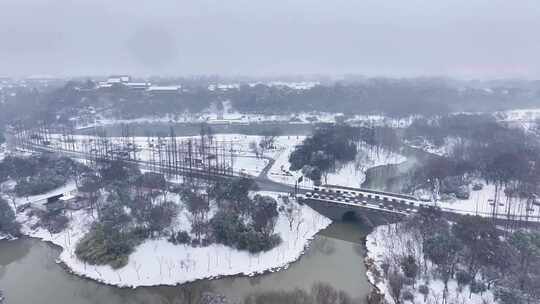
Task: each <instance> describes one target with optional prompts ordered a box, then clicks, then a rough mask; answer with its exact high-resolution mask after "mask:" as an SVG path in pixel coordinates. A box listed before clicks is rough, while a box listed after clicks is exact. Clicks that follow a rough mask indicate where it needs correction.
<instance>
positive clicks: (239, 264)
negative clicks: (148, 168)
mask: <svg viewBox="0 0 540 304" xmlns="http://www.w3.org/2000/svg"><path fill="white" fill-rule="evenodd" d="M263 194H264V195H270V196H273V197H276V198H277V196H278V195H279V194H278V193H263ZM67 216H68V217H69V218H70V222H69V224H68V227H67V228H66V229H65V230H64V231H62V232H60V233H57V234H51V233H49V232H48V231H47V230H45V229H43V228H35V229H34V227H35V224H36V222H37V219H36V218H33V217H27V216H26V215H25V214H19V215H18V221H19V222H21V223H22V232H23V233H24V234H25V235H27V236H30V237H35V238H39V239H42V240H44V241H48V242H51V243H53V244H55V245H57V246H59V247H61V248H62V252H61V254H60V256H59V258H58V260H59V261H60V262H61V263H63V264H64V265H65V266H66V267H67V268H68V269H69V270H70V271H71V272H73V273H74V274H77V275H80V276H84V277H87V278H90V279H93V280H96V281H99V282H102V283H105V284H110V285H115V286H121V287H139V286H155V285H176V284H183V283H187V282H192V281H195V280H200V279H208V278H216V277H220V276H229V275H239V274H242V275H255V274H259V273H263V272H266V271H277V270H279V269H283V268H287V267H288V265H289V264H290V263H291V262H294V261H296V260H297V259H298V258H299V257H300V256H301V255H302V254H303V253H304V251H305V249H306V247H307V246H308V245H309V242H310V240H311V239H312V238H313V237H314V235H315V234H316V233H317V232H318V231H320V230H321V229H324V228H325V227H327V226H328V225H329V224H330V223H331V221H330V220H329V219H328V218H326V217H324V216H322V215H320V214H319V213H317V212H316V211H314V210H312V209H311V208H310V207H308V206H306V205H301V206H300V207H299V212H298V217H297V219H296V222H295V224H294V225H293V228H292V229H291V225H290V222H289V220H288V219H287V217H286V216H284V215H282V214H281V215H280V216H279V218H278V220H277V223H276V229H275V231H276V233H278V234H279V235H280V236H281V238H282V240H283V241H282V243H281V244H280V245H278V246H277V247H275V248H273V249H271V250H269V251H266V252H262V253H259V254H256V255H252V254H249V253H248V252H247V251H239V250H236V249H233V248H230V247H226V246H224V245H219V244H212V245H210V246H207V247H191V246H186V245H174V244H172V243H170V242H168V241H167V240H166V239H165V238H159V239H152V240H147V241H145V242H143V243H142V244H141V245H139V246H137V247H136V248H135V251H134V252H133V253H132V254H131V255H130V257H129V263H128V265H126V266H125V267H123V268H120V269H117V270H115V269H113V268H111V267H110V266H95V265H89V264H86V263H84V262H82V261H80V260H79V259H77V257H76V255H75V248H76V245H77V243H78V241H79V240H80V239H81V238H82V237H83V236H84V235H85V234H86V232H87V231H88V229H89V228H90V226H91V223H92V221H93V217H92V215H91V214H89V213H88V212H87V211H84V210H80V211H74V212H70V213H69V214H68V215H67Z"/></svg>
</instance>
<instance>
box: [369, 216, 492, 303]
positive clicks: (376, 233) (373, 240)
mask: <svg viewBox="0 0 540 304" xmlns="http://www.w3.org/2000/svg"><path fill="white" fill-rule="evenodd" d="M401 225H402V224H399V223H398V224H390V225H384V226H379V227H377V228H375V229H374V230H373V232H371V233H370V234H369V235H368V236H367V239H366V246H367V257H366V259H367V260H368V261H370V260H371V261H373V262H374V265H373V266H372V268H371V269H369V270H368V273H367V275H368V279H369V280H370V282H371V283H372V284H373V285H375V286H376V287H377V288H378V289H379V291H380V292H381V293H382V294H384V298H385V300H386V301H387V302H388V303H390V304H395V301H394V300H393V298H392V296H391V293H390V292H391V291H390V287H389V285H388V280H387V279H386V278H384V277H381V276H380V275H376V274H377V273H378V274H383V273H384V271H383V267H382V264H383V263H385V262H386V261H396V259H398V258H400V257H402V256H407V255H413V256H414V257H415V259H416V261H423V251H422V244H421V242H418V241H417V240H415V236H414V235H413V234H412V233H410V232H409V231H407V230H404V229H401V228H400V226H401ZM368 264H369V262H368ZM373 267H374V268H373ZM427 267H428V270H427V271H426V273H425V274H423V273H421V274H419V277H418V278H417V279H416V283H415V284H414V286H415V287H416V288H412V287H410V286H406V287H405V290H407V291H409V292H411V293H412V294H413V295H414V304H423V303H443V302H442V298H443V289H444V283H443V281H442V280H441V279H439V278H437V277H435V276H434V275H433V272H432V271H431V269H433V268H434V266H433V265H432V264H431V262H429V261H428V262H427ZM419 285H426V286H428V288H429V294H428V296H427V299H426V300H427V301H424V295H422V294H421V293H420V292H419V291H418V286H419ZM448 292H449V294H448V297H447V300H448V303H470V304H482V303H497V302H496V301H495V300H494V296H493V293H492V292H491V291H490V290H488V291H486V292H484V293H483V294H474V293H472V294H471V293H470V292H469V286H464V287H463V288H461V289H460V288H458V284H457V282H456V280H454V279H451V280H450V281H449V283H448ZM484 301H485V302H484ZM407 303H410V302H407Z"/></svg>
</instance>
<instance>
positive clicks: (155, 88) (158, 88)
mask: <svg viewBox="0 0 540 304" xmlns="http://www.w3.org/2000/svg"><path fill="white" fill-rule="evenodd" d="M180 88H181V86H151V87H149V88H148V91H149V92H158V91H167V92H172V91H178V90H180Z"/></svg>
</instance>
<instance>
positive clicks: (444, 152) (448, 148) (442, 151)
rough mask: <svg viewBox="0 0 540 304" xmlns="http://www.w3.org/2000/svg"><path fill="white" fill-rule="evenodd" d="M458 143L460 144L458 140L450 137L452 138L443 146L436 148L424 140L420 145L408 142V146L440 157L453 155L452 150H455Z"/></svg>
mask: <svg viewBox="0 0 540 304" xmlns="http://www.w3.org/2000/svg"><path fill="white" fill-rule="evenodd" d="M457 143H458V140H457V138H455V137H450V136H449V137H446V138H445V139H444V144H442V145H441V146H436V145H434V144H433V143H431V142H429V141H427V140H424V141H422V142H420V143H418V142H414V143H412V142H407V144H408V145H410V146H411V147H413V148H417V149H421V150H424V151H426V152H428V153H431V154H435V155H439V156H448V155H450V153H452V150H453V149H454V147H455V146H456V144H457Z"/></svg>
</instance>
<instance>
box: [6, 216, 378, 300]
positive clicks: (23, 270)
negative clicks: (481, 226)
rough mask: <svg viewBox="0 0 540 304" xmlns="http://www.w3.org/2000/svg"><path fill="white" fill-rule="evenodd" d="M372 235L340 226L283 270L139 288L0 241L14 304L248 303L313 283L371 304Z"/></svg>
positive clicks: (25, 244)
mask: <svg viewBox="0 0 540 304" xmlns="http://www.w3.org/2000/svg"><path fill="white" fill-rule="evenodd" d="M368 232H369V229H368V228H367V227H364V226H361V225H358V224H357V223H344V222H335V223H332V224H331V225H330V226H329V227H327V228H325V229H323V230H321V231H320V232H319V233H317V234H316V235H315V237H314V239H313V240H312V241H311V242H310V244H309V247H308V248H306V250H305V253H304V254H303V255H302V256H301V258H300V259H298V260H297V261H295V262H293V263H291V264H290V265H289V266H288V267H287V269H284V270H282V271H277V272H267V273H264V274H261V275H256V276H243V275H238V276H227V277H222V278H219V279H213V280H198V281H196V282H193V283H187V284H182V285H178V286H152V287H138V288H135V289H133V288H118V287H116V286H112V285H105V284H101V283H98V282H96V281H94V280H90V279H86V278H83V277H80V276H76V275H72V274H69V273H68V272H67V271H65V269H64V267H60V266H61V265H59V264H56V263H55V260H56V259H57V258H58V256H59V255H60V253H61V249H60V247H58V246H56V245H52V244H50V243H46V242H43V241H40V240H38V239H35V238H27V237H23V238H20V239H18V240H15V241H10V242H8V241H0V265H2V266H0V268H1V269H2V271H0V286H2V290H3V291H4V296H5V297H6V300H7V301H8V302H7V303H9V304H27V303H41V304H57V303H70V304H94V303H109V304H124V303H199V302H198V299H200V297H201V296H202V295H203V294H205V293H213V294H221V295H224V296H226V297H227V298H228V299H229V300H231V301H232V302H233V303H243V301H244V299H245V298H246V297H247V296H250V295H253V294H264V293H267V292H292V291H294V290H296V289H300V290H303V291H305V292H308V293H309V292H310V291H311V289H312V286H313V284H316V283H318V282H323V283H326V284H330V285H331V286H332V287H333V288H334V289H336V290H341V291H343V292H345V293H346V294H348V295H349V296H351V297H352V298H353V299H355V303H361V304H366V303H367V302H366V301H365V300H364V299H365V298H366V296H367V295H368V294H369V292H370V291H371V289H372V288H371V285H370V284H369V283H368V281H367V278H366V276H365V272H366V271H365V267H364V264H363V263H362V260H363V257H364V255H365V250H364V246H363V244H362V243H360V242H359V241H360V240H361V239H362V238H363V237H364V236H365V235H366V234H367V233H368ZM30 273H31V275H29V274H30ZM21 281H22V282H24V284H20V282H21ZM28 290H32V292H31V293H29V292H28Z"/></svg>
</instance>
